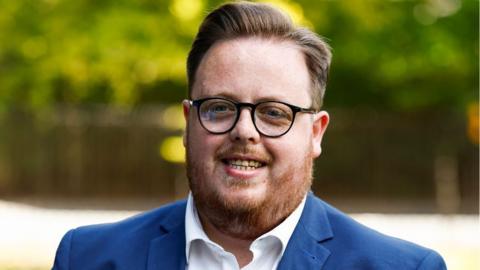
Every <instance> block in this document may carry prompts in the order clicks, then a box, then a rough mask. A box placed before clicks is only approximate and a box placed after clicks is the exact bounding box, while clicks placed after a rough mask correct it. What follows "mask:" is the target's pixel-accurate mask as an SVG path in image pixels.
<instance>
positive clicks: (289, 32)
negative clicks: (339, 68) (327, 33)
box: [187, 1, 331, 109]
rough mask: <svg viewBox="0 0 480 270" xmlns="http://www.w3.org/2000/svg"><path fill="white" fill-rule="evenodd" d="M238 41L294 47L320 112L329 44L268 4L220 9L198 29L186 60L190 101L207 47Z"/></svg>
mask: <svg viewBox="0 0 480 270" xmlns="http://www.w3.org/2000/svg"><path fill="white" fill-rule="evenodd" d="M241 37H262V38H276V39H279V40H282V41H283V40H285V41H292V42H294V43H295V44H297V45H298V46H299V47H300V49H301V50H302V52H303V54H304V55H305V61H306V64H307V67H308V70H309V73H310V77H311V81H312V89H311V95H312V107H313V108H314V109H320V107H321V106H322V101H323V95H324V93H325V88H326V85H327V77H328V69H329V67H330V60H331V52H330V47H329V46H328V44H327V43H326V42H325V41H323V39H322V38H321V37H320V36H318V35H317V34H315V33H313V32H312V31H310V30H308V29H306V28H301V27H297V26H295V25H294V24H293V23H292V21H291V19H290V18H289V17H288V16H287V15H286V14H284V13H283V12H281V11H280V10H278V9H276V8H274V7H272V6H270V5H268V4H260V3H249V2H243V1H241V2H232V3H227V4H223V5H221V6H220V7H218V8H217V9H215V10H213V11H212V12H210V13H209V14H208V15H207V17H206V18H205V19H204V20H203V22H202V24H201V25H200V28H199V30H198V33H197V36H196V37H195V40H194V42H193V44H192V48H191V50H190V53H189V54H188V58H187V76H188V95H189V97H191V93H192V87H193V84H194V81H195V73H196V71H197V69H198V66H199V65H200V62H201V61H202V59H203V57H204V56H205V54H206V52H207V51H208V50H209V49H210V47H212V46H213V45H214V44H215V43H216V42H219V41H224V40H232V39H235V38H241Z"/></svg>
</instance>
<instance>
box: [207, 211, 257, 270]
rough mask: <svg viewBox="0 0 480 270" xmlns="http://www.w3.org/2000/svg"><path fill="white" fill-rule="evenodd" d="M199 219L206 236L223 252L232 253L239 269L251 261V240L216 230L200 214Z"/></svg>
mask: <svg viewBox="0 0 480 270" xmlns="http://www.w3.org/2000/svg"><path fill="white" fill-rule="evenodd" d="M199 217H200V220H201V223H202V226H203V229H204V231H205V233H206V234H207V236H208V237H209V238H210V239H211V240H212V241H213V242H215V243H217V244H219V245H220V246H222V247H223V249H225V251H227V252H230V253H232V254H233V255H234V256H235V258H236V259H237V262H238V264H239V266H240V268H242V267H244V266H245V265H247V264H248V263H250V262H251V261H252V259H253V254H252V252H251V251H250V245H251V244H252V242H253V240H250V239H241V238H236V237H232V236H230V235H228V234H226V233H224V232H222V231H221V230H218V229H217V228H216V227H215V226H214V225H213V224H212V223H210V222H209V221H208V218H206V217H204V216H203V215H202V214H201V213H199Z"/></svg>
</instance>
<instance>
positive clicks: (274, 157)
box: [183, 37, 329, 267]
mask: <svg viewBox="0 0 480 270" xmlns="http://www.w3.org/2000/svg"><path fill="white" fill-rule="evenodd" d="M310 83H311V81H310V77H309V73H308V69H307V66H306V64H305V58H304V56H303V54H302V52H301V50H300V49H299V48H298V47H297V46H296V45H295V44H293V43H292V42H289V41H279V40H275V39H263V38H252V37H249V38H241V39H234V40H229V41H222V42H218V43H216V44H215V45H214V46H213V47H212V48H210V50H209V51H208V52H207V53H206V55H205V57H204V58H203V59H202V62H201V63H200V66H199V68H198V70H197V73H196V79H195V82H194V84H193V87H192V94H191V95H192V99H198V98H204V97H224V98H228V99H232V100H236V101H239V102H250V103H257V102H260V101H264V100H277V101H283V102H287V103H290V104H292V105H296V106H300V107H304V108H309V107H310V106H311V104H312V100H311V95H310V89H311V84H310ZM192 108H193V107H192ZM192 108H191V107H190V106H189V104H188V101H184V103H183V109H184V115H185V119H186V122H187V127H186V135H185V136H184V144H185V147H186V149H187V176H188V179H189V184H190V189H191V190H192V194H193V197H194V201H195V204H196V207H197V209H198V212H199V216H200V220H201V222H202V226H203V228H204V230H205V232H206V233H207V235H208V236H209V237H210V239H211V240H212V241H215V242H216V243H218V244H219V245H221V246H222V247H223V248H224V249H225V250H227V251H229V252H232V253H233V254H234V255H235V256H236V258H237V261H238V263H239V265H240V267H243V266H245V265H246V264H248V263H249V262H250V261H251V259H252V254H251V252H250V250H249V247H250V244H251V242H252V241H253V240H254V239H256V238H257V237H259V236H260V235H262V234H264V233H266V232H268V231H269V230H271V229H272V228H274V227H275V226H277V225H278V224H280V223H281V222H282V221H283V220H284V219H285V218H286V217H287V216H288V215H289V214H290V213H291V212H292V211H293V210H294V209H295V208H296V207H297V206H298V204H299V203H300V202H301V200H302V199H303V197H304V196H305V194H306V192H307V191H308V190H309V189H310V186H311V181H312V180H311V179H312V176H311V175H312V163H313V159H314V158H316V157H318V156H319V155H320V153H321V146H320V144H321V141H322V137H323V134H324V132H325V129H326V127H327V124H328V121H329V116H328V114H327V113H326V112H325V111H321V112H319V113H317V114H315V115H311V114H303V113H299V114H297V116H296V118H295V122H294V124H293V126H292V128H291V129H290V131H289V132H288V133H287V134H285V135H283V136H282V137H279V138H268V137H264V136H262V135H260V134H259V133H258V132H257V131H256V129H255V127H254V125H253V122H252V120H251V116H250V110H249V109H246V108H244V109H242V111H241V114H240V119H239V121H238V122H237V124H236V126H235V128H234V129H233V130H232V131H230V132H228V133H226V134H221V135H214V134H211V133H208V131H206V130H205V129H203V128H202V127H201V125H200V123H199V121H198V117H197V112H196V109H192ZM233 159H242V160H256V161H260V162H261V163H262V164H263V166H262V167H260V168H256V169H253V170H239V169H235V168H233V167H232V166H230V165H228V161H229V160H233Z"/></svg>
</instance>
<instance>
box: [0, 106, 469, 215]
mask: <svg viewBox="0 0 480 270" xmlns="http://www.w3.org/2000/svg"><path fill="white" fill-rule="evenodd" d="M329 112H330V115H331V122H330V126H329V127H328V129H327V133H326V135H325V138H324V141H323V147H322V148H323V153H322V156H321V157H320V158H319V159H317V160H316V167H315V172H314V177H315V179H314V184H313V190H314V191H315V192H316V193H317V194H319V195H320V196H322V197H324V198H327V199H331V200H334V201H335V200H337V201H344V202H350V204H361V203H362V202H365V203H368V202H370V204H371V202H374V203H375V204H381V202H382V201H386V200H388V202H389V203H390V204H392V203H393V202H395V201H398V202H402V205H403V207H404V208H405V207H406V208H405V209H403V210H404V211H417V212H418V211H423V210H422V209H425V211H440V212H477V211H478V145H476V144H474V143H472V142H470V141H469V140H468V138H467V135H466V131H465V130H466V126H465V125H466V119H465V118H464V116H463V115H460V114H455V113H417V114H411V115H410V114H395V113H392V112H378V111H369V110H361V109H357V110H344V109H332V110H329ZM182 121H183V119H182V115H181V109H180V108H178V107H166V106H163V107H162V106H156V107H141V108H137V109H133V110H132V109H129V110H122V109H112V108H104V107H95V108H88V109H87V108H83V109H79V108H69V107H60V108H57V109H55V110H49V111H45V112H41V113H37V114H35V115H34V114H29V113H24V112H14V113H8V114H3V115H2V116H1V119H0V198H1V197H7V198H11V197H21V196H33V197H35V196H36V197H43V198H45V197H47V198H55V197H69V198H127V197H128V198H154V197H157V198H163V199H164V200H172V199H174V198H178V197H181V196H184V195H185V194H186V192H187V185H186V178H185V172H184V165H183V164H182V163H174V162H173V163H172V162H170V161H167V159H168V157H165V156H162V154H161V152H162V151H161V148H162V144H163V143H164V142H165V139H167V138H170V137H172V136H175V137H178V136H181V135H182V130H181V128H180V127H181V126H182V125H183V122H182ZM176 147H177V148H172V147H171V146H170V150H169V151H174V152H176V151H178V153H177V156H178V154H179V153H180V154H181V153H183V147H182V146H181V144H179V145H178V146H176ZM378 206H380V205H377V207H378ZM347 207H348V206H347ZM432 209H433V210H432Z"/></svg>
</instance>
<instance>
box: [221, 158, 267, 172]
mask: <svg viewBox="0 0 480 270" xmlns="http://www.w3.org/2000/svg"><path fill="white" fill-rule="evenodd" d="M222 162H223V164H225V165H227V166H229V167H231V168H233V169H236V170H241V171H253V170H256V169H258V168H261V167H264V166H265V165H266V164H265V163H264V162H262V161H258V160H255V159H244V158H242V159H240V158H232V159H230V158H225V159H222Z"/></svg>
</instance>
